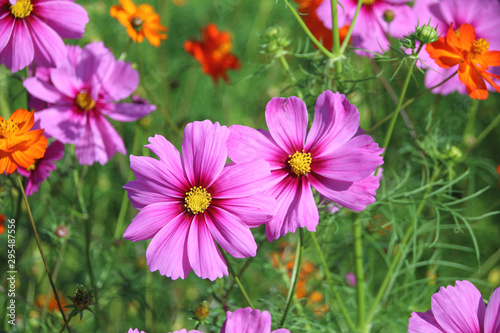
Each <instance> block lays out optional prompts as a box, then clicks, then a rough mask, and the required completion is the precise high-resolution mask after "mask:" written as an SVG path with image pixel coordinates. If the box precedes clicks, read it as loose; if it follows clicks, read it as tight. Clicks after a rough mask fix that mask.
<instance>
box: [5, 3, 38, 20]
mask: <svg viewBox="0 0 500 333" xmlns="http://www.w3.org/2000/svg"><path fill="white" fill-rule="evenodd" d="M32 10H33V5H32V4H31V0H17V2H16V4H15V5H10V12H11V13H12V15H14V16H15V17H16V18H25V17H26V16H29V15H30V14H31V11H32Z"/></svg>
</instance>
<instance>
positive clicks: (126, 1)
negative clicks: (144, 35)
mask: <svg viewBox="0 0 500 333" xmlns="http://www.w3.org/2000/svg"><path fill="white" fill-rule="evenodd" d="M120 5H122V7H123V10H125V11H126V12H127V13H128V14H134V13H135V12H136V11H137V8H136V7H135V5H134V3H133V2H132V1H131V0H120Z"/></svg>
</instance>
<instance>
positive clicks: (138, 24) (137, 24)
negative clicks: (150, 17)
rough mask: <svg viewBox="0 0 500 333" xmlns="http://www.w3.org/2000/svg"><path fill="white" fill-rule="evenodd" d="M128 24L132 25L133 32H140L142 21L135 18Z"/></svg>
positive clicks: (137, 17)
mask: <svg viewBox="0 0 500 333" xmlns="http://www.w3.org/2000/svg"><path fill="white" fill-rule="evenodd" d="M130 24H132V28H134V29H135V30H141V27H142V25H143V24H144V21H143V20H142V19H141V18H140V17H139V16H136V17H134V18H133V19H132V21H130Z"/></svg>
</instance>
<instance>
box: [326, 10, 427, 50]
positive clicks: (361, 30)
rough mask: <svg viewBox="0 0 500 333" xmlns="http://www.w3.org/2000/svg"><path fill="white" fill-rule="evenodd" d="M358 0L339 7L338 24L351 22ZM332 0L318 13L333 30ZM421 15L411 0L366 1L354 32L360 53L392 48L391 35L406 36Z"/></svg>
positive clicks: (354, 44) (354, 40)
mask: <svg viewBox="0 0 500 333" xmlns="http://www.w3.org/2000/svg"><path fill="white" fill-rule="evenodd" d="M357 4H358V1H357V0H345V1H342V4H340V2H339V3H338V6H337V16H338V26H339V27H344V26H346V25H350V24H351V21H352V20H353V17H354V14H355V12H356V7H357ZM331 8H332V7H331V1H330V0H323V1H322V3H321V4H320V5H319V7H318V9H317V10H316V13H317V15H318V17H319V18H320V20H321V21H322V22H323V24H324V25H325V26H326V27H327V28H328V29H330V30H331V29H332V10H331ZM416 23H417V17H416V15H415V12H414V11H413V9H412V8H411V7H410V6H409V5H408V1H407V0H363V4H362V5H361V8H360V10H359V13H358V16H357V18H356V22H355V24H354V28H353V31H352V43H353V46H354V47H355V48H359V49H363V50H367V51H369V52H366V51H363V50H356V53H357V54H359V55H366V56H370V57H372V56H373V53H384V51H386V50H388V49H389V46H390V45H389V44H390V43H389V40H388V39H387V34H389V35H390V36H391V37H394V38H402V37H403V36H404V35H406V34H408V32H410V31H411V30H413V29H414V28H415V24H416Z"/></svg>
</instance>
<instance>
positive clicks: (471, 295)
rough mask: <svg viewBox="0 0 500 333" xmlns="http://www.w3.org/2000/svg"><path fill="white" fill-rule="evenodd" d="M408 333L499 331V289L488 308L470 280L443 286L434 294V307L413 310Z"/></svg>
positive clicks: (492, 332)
mask: <svg viewBox="0 0 500 333" xmlns="http://www.w3.org/2000/svg"><path fill="white" fill-rule="evenodd" d="M408 332H409V333H449V332H457V333H458V332H464V333H465V332H468V333H469V332H470V333H498V332H500V288H497V289H496V290H495V291H494V292H493V295H491V298H490V301H489V303H488V307H486V306H485V305H484V301H483V297H482V296H481V293H480V292H479V290H477V288H476V287H475V286H474V285H473V284H472V283H470V282H469V281H457V282H456V283H455V287H452V286H448V287H446V288H445V287H441V288H440V289H439V292H437V293H435V294H434V295H432V299H431V309H430V310H429V311H427V312H412V314H411V318H410V320H409V325H408Z"/></svg>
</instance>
